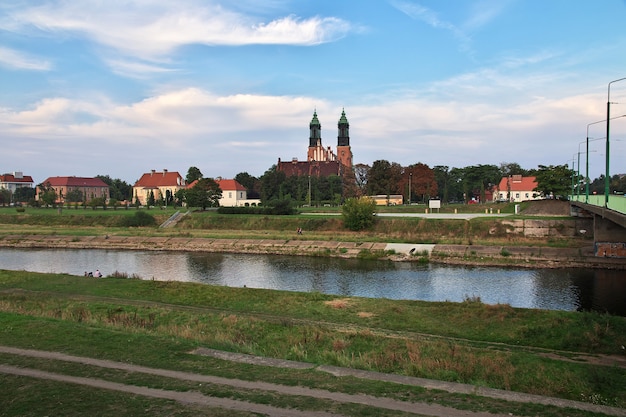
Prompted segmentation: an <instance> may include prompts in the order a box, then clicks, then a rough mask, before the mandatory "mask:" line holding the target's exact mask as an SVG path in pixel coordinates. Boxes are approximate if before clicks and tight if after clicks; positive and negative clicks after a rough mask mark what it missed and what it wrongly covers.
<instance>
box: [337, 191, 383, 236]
mask: <svg viewBox="0 0 626 417" xmlns="http://www.w3.org/2000/svg"><path fill="white" fill-rule="evenodd" d="M341 214H342V217H343V224H344V225H345V227H347V228H348V229H350V230H354V231H358V230H364V229H368V228H370V227H372V226H373V225H374V222H375V221H376V202H375V201H374V200H372V199H371V198H369V197H359V198H348V199H347V200H346V202H345V204H344V205H343V207H342V209H341Z"/></svg>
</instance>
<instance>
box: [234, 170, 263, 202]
mask: <svg viewBox="0 0 626 417" xmlns="http://www.w3.org/2000/svg"><path fill="white" fill-rule="evenodd" d="M235 181H237V182H238V183H239V184H241V185H243V186H244V187H246V194H247V195H248V198H259V196H260V195H261V194H260V190H261V181H259V179H258V178H257V177H253V176H252V175H250V174H248V173H247V172H240V173H239V174H237V175H235Z"/></svg>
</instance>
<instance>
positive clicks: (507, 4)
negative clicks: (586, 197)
mask: <svg viewBox="0 0 626 417" xmlns="http://www.w3.org/2000/svg"><path fill="white" fill-rule="evenodd" d="M624 22H626V0H601V1H597V0H550V1H545V0H448V1H441V0H416V1H414V0H360V1H348V0H263V1H260V0H238V1H236V2H232V1H221V0H177V1H170V0H108V1H104V0H3V1H2V2H0V173H12V172H14V171H20V172H23V173H24V174H25V175H31V176H32V177H33V180H34V182H35V183H36V184H37V183H40V182H43V181H44V180H45V179H46V178H48V177H50V176H72V175H74V176H83V177H93V176H96V175H109V176H110V177H111V178H120V179H122V180H124V181H127V182H129V183H131V184H133V183H134V182H135V181H136V180H138V179H139V178H140V177H141V175H142V174H143V173H145V172H150V170H152V169H155V170H157V171H161V170H163V169H168V170H169V171H178V172H180V173H181V175H183V177H184V176H185V175H186V173H187V170H188V169H189V167H192V166H194V167H197V168H199V169H200V170H201V172H202V173H203V174H204V176H205V177H223V178H233V177H234V176H235V175H236V174H238V173H241V172H247V173H249V174H250V175H253V176H256V177H259V176H261V175H263V173H264V172H265V171H266V170H268V169H270V168H271V167H272V165H274V164H276V163H277V162H278V159H279V158H280V159H281V160H283V161H284V160H291V159H292V158H298V159H299V160H305V159H306V155H307V153H306V152H307V147H308V144H309V140H308V138H309V122H310V121H311V118H312V116H313V112H314V111H316V112H317V115H318V118H319V121H320V123H321V125H322V143H323V145H324V146H330V147H332V148H333V149H334V148H335V147H336V145H337V122H338V121H339V118H340V116H341V112H342V111H343V110H345V113H346V116H347V118H348V121H349V123H350V145H351V147H352V152H353V155H354V163H355V164H356V163H363V164H368V165H371V164H372V163H373V162H374V161H376V160H387V161H389V162H397V163H399V164H401V165H402V166H408V165H411V164H415V163H418V162H421V163H424V164H427V165H429V166H430V167H434V166H437V165H444V166H448V167H450V168H453V167H457V168H462V167H466V166H470V165H479V164H494V165H498V166H499V165H500V164H502V163H517V164H519V165H520V166H521V167H522V168H525V169H533V168H537V167H539V165H564V164H568V166H569V167H573V168H574V169H575V170H578V166H579V165H580V172H581V175H583V174H584V171H585V169H586V158H587V156H588V159H589V176H590V177H591V178H592V179H593V178H596V177H598V176H599V175H601V174H603V173H604V172H605V171H606V162H605V161H606V140H605V138H606V118H607V101H609V100H610V101H611V102H612V103H614V104H611V113H610V116H611V117H616V118H615V119H613V120H611V122H610V136H609V137H610V164H609V166H610V174H611V175H614V174H618V173H626V117H623V118H621V117H618V116H621V115H624V114H626V80H622V79H623V78H626V25H625V23H624ZM617 80H621V81H617ZM614 81H615V82H614ZM595 122H599V123H595ZM587 134H589V152H588V153H587V152H586V142H587ZM579 158H580V161H581V162H580V164H579V163H578V159H579Z"/></svg>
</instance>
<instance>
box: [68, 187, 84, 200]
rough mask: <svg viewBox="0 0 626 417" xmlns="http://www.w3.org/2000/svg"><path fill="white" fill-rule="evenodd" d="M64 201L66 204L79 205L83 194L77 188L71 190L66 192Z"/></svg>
mask: <svg viewBox="0 0 626 417" xmlns="http://www.w3.org/2000/svg"><path fill="white" fill-rule="evenodd" d="M65 201H67V202H68V203H80V202H81V201H83V192H82V191H81V190H80V189H78V188H74V189H73V190H70V191H68V192H67V195H66V196H65Z"/></svg>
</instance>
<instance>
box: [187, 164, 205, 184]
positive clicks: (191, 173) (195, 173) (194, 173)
mask: <svg viewBox="0 0 626 417" xmlns="http://www.w3.org/2000/svg"><path fill="white" fill-rule="evenodd" d="M200 178H202V172H200V169H198V168H196V167H189V169H188V170H187V176H186V177H185V181H186V182H187V184H191V183H192V182H194V181H195V180H199V179H200Z"/></svg>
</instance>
